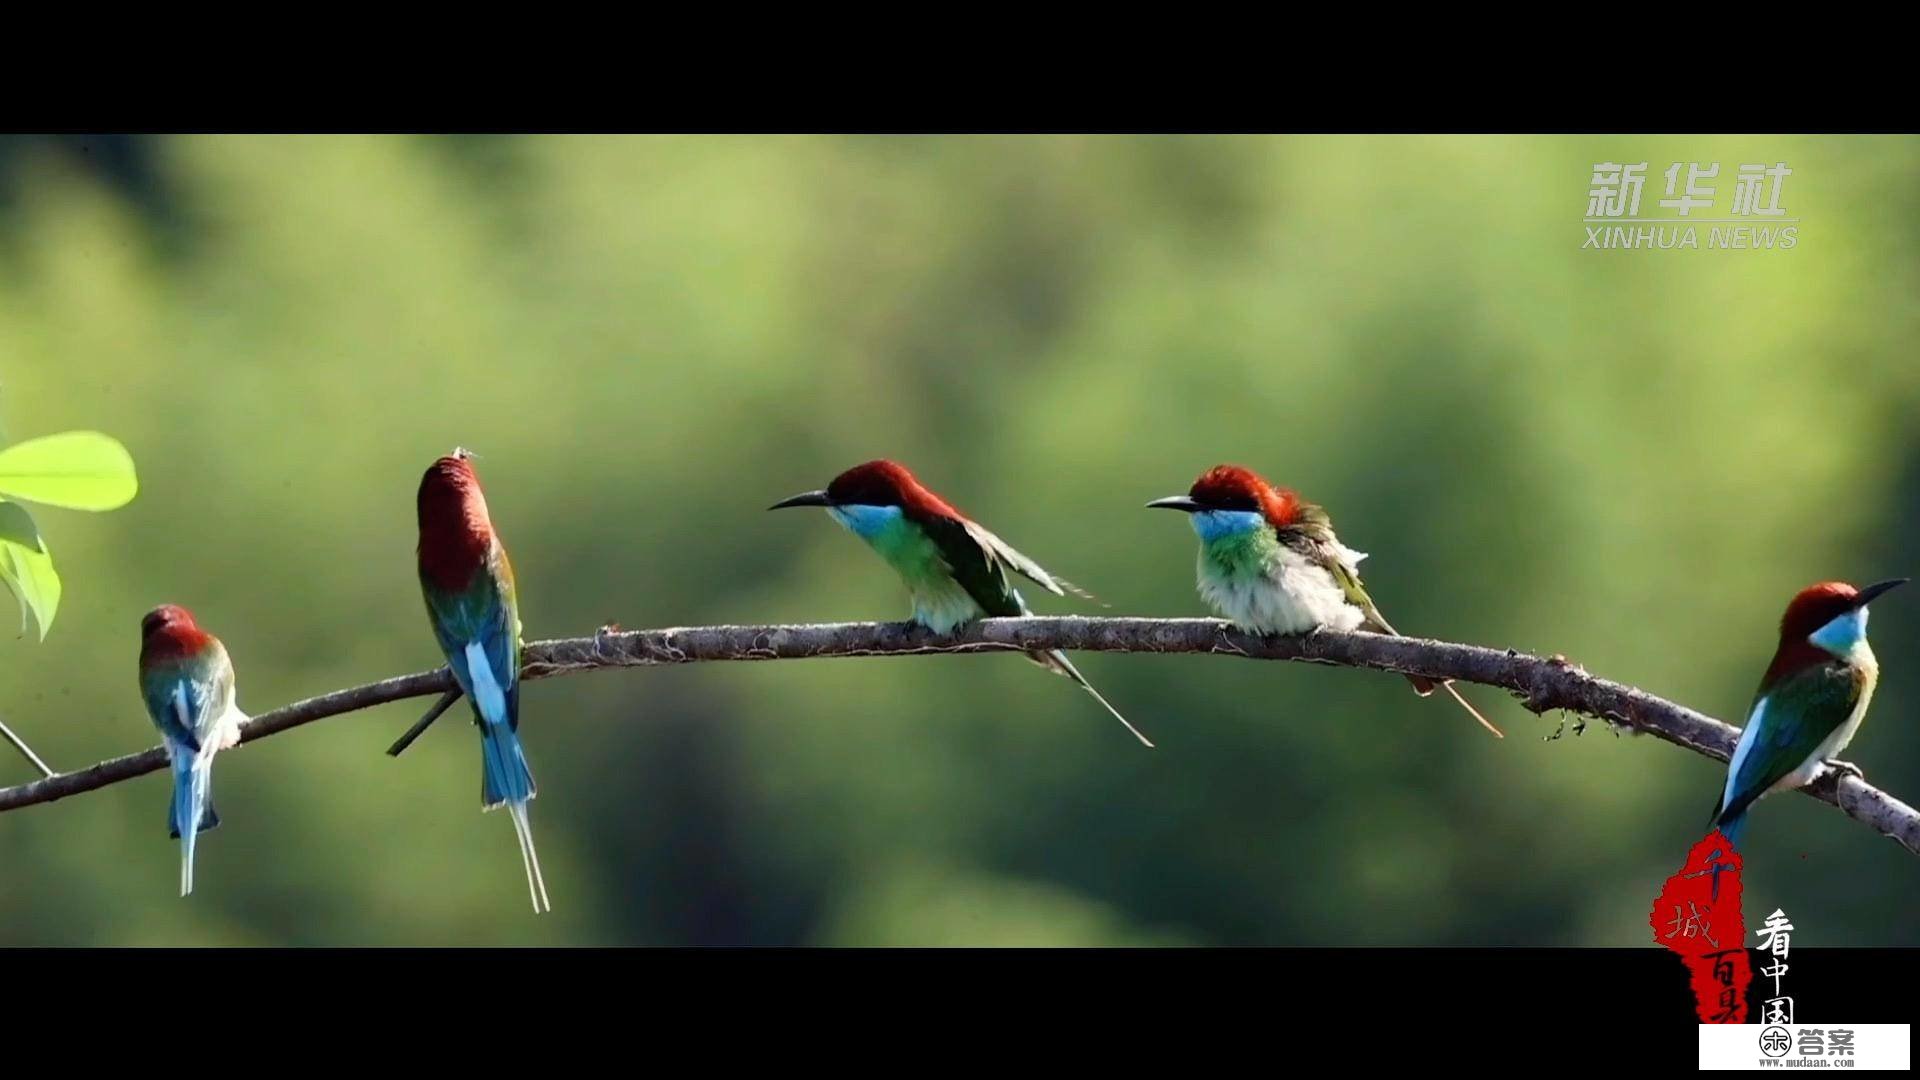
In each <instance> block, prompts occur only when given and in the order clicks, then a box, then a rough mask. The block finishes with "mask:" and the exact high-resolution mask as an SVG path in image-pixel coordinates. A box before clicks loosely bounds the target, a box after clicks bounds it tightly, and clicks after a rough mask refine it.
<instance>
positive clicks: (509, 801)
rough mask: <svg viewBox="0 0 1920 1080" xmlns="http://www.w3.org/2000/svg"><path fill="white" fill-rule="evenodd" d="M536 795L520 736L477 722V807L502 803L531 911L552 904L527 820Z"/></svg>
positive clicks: (547, 908) (506, 728) (488, 807)
mask: <svg viewBox="0 0 1920 1080" xmlns="http://www.w3.org/2000/svg"><path fill="white" fill-rule="evenodd" d="M536 793H537V792H536V789H535V787H534V783H533V770H531V769H529V768H527V755H526V754H525V753H524V752H523V751H522V750H521V749H520V736H519V735H518V734H516V733H515V732H514V730H513V729H512V728H511V727H509V726H507V725H506V724H489V723H487V722H485V721H484V720H483V721H481V723H480V805H481V808H482V809H485V810H491V809H493V808H494V807H496V806H499V805H501V804H502V803H504V804H506V807H507V813H508V815H510V816H511V817H512V818H513V831H514V835H515V836H517V837H518V838H519V840H520V862H521V865H522V866H523V867H524V869H525V870H526V872H527V892H528V893H530V894H531V895H532V897H533V910H534V911H535V912H542V911H551V910H552V905H551V904H549V903H548V902H547V883H546V880H545V879H544V878H543V877H542V876H541V874H540V856H539V854H538V853H536V852H535V851H534V849H533V823H532V822H531V821H530V820H528V817H527V800H529V799H531V798H533V797H534V795H535V794H536Z"/></svg>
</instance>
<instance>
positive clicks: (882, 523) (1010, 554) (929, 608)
mask: <svg viewBox="0 0 1920 1080" xmlns="http://www.w3.org/2000/svg"><path fill="white" fill-rule="evenodd" d="M796 506H818V507H824V508H825V509H826V511H827V513H828V514H829V515H831V516H832V518H833V519H834V520H835V521H837V522H839V523H840V524H841V525H843V526H845V527H846V529H847V531H849V532H851V533H853V534H854V535H855V536H858V537H859V538H860V539H862V540H864V541H866V543H867V545H868V546H869V547H871V548H872V549H873V550H874V552H875V553H877V554H878V555H879V556H880V557H881V558H882V559H884V560H886V562H887V564H888V565H889V566H891V567H893V569H894V571H895V572H896V573H898V574H899V575H900V580H901V581H902V582H903V583H905V584H906V586H907V591H908V593H909V594H910V595H911V597H912V601H913V621H914V622H916V623H919V624H920V625H921V626H924V627H926V628H927V629H929V630H931V631H933V632H934V633H936V634H947V633H951V632H953V630H954V629H955V628H956V627H959V626H962V625H964V624H966V623H968V622H971V621H972V620H974V619H980V618H988V617H1007V616H1015V615H1031V614H1033V612H1032V610H1031V609H1029V608H1028V607H1027V602H1026V600H1025V598H1023V597H1022V596H1021V595H1020V591H1019V590H1018V589H1016V588H1014V586H1013V583H1012V581H1010V580H1009V578H1008V576H1007V571H1009V570H1012V571H1014V572H1015V573H1018V574H1020V575H1021V576H1022V577H1025V578H1026V579H1027V580H1029V581H1032V582H1033V583H1034V584H1036V585H1038V586H1040V587H1041V588H1043V589H1045V590H1047V591H1048V592H1050V593H1053V594H1054V595H1055V596H1065V595H1066V594H1067V593H1068V592H1072V593H1073V594H1074V595H1075V596H1079V597H1082V598H1084V599H1088V600H1091V599H1093V597H1092V596H1091V595H1090V594H1088V593H1087V592H1086V591H1085V590H1082V589H1081V588H1079V587H1078V586H1076V585H1074V584H1073V583H1072V582H1069V581H1066V580H1064V579H1062V578H1058V577H1055V576H1054V575H1052V574H1049V573H1048V572H1047V571H1046V570H1044V569H1042V568H1041V566H1040V564H1039V563H1036V562H1034V561H1033V560H1032V559H1029V558H1027V557H1026V556H1025V555H1022V554H1020V553H1019V552H1018V551H1015V550H1014V549H1013V548H1012V547H1011V546H1010V545H1008V544H1007V542H1006V541H1004V540H1002V539H1000V538H999V537H998V536H995V535H994V534H993V533H991V532H989V531H987V529H986V528H985V527H983V526H981V525H980V524H979V523H978V522H976V521H973V520H971V519H969V518H968V517H967V516H966V515H964V514H962V513H961V512H960V511H958V510H956V509H954V508H953V506H952V505H951V504H949V503H948V502H947V501H946V500H944V499H942V498H941V497H940V496H938V495H935V494H934V493H933V492H932V491H930V490H928V489H927V487H926V486H925V485H923V484H922V483H920V481H919V480H918V479H916V478H915V477H914V475H913V473H912V472H910V471H909V470H908V469H907V467H906V466H905V465H902V464H900V463H899V462H897V461H890V460H887V459H885V458H882V459H879V460H875V461H869V462H865V463H863V464H860V465H855V466H854V467H853V468H851V469H848V470H847V471H845V472H843V473H841V474H840V475H839V476H836V477H834V479H833V482H832V483H830V484H828V485H827V486H826V487H825V488H822V489H820V490H818V491H805V492H801V493H800V494H798V495H795V496H792V497H791V498H787V499H782V500H780V501H779V502H777V503H774V504H773V505H772V506H770V507H768V508H767V509H769V510H784V509H787V508H789V507H796ZM1027 658H1028V659H1029V660H1032V661H1033V662H1034V663H1036V664H1038V665H1040V666H1041V667H1043V668H1046V669H1047V670H1049V671H1052V672H1054V673H1055V674H1058V675H1064V676H1066V677H1067V678H1068V679H1071V680H1072V681H1073V683H1074V684H1075V685H1076V686H1079V687H1080V688H1081V689H1082V690H1085V691H1086V692H1087V693H1089V694H1091V695H1093V699H1094V700H1095V701H1098V702H1099V703H1100V704H1101V705H1102V706H1103V707H1104V708H1105V709H1106V710H1107V711H1108V712H1109V713H1112V714H1113V718H1114V719H1116V720H1118V721H1120V723H1121V724H1123V725H1125V727H1126V729H1127V730H1128V731H1130V732H1132V733H1133V737H1134V738H1136V739H1139V740H1140V742H1141V744H1142V745H1145V746H1147V747H1152V746H1153V742H1152V741H1151V740H1149V739H1148V738H1147V737H1146V736H1145V735H1144V734H1142V733H1141V732H1140V729H1138V728H1136V727H1134V726H1133V724H1132V723H1131V722H1130V721H1128V720H1127V718H1126V717H1124V716H1122V715H1120V710H1118V709H1116V708H1114V707H1113V705H1112V704H1111V703H1110V702H1108V701H1107V699H1106V698H1105V697H1103V696H1101V694H1100V691H1098V690H1095V689H1094V688H1093V684H1092V683H1089V682H1088V681H1087V680H1086V677H1085V676H1083V675H1081V674H1080V672H1079V669H1077V668H1075V667H1074V666H1073V664H1072V662H1071V661H1069V660H1068V659H1067V655H1066V653H1064V652H1062V651H1060V650H1059V649H1046V650H1039V651H1035V652H1030V653H1028V654H1027Z"/></svg>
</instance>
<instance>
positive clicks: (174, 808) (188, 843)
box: [167, 753, 220, 896]
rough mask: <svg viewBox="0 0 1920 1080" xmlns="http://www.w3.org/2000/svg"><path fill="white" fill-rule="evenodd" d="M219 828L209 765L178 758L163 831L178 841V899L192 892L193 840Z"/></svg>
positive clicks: (186, 757) (184, 755)
mask: <svg viewBox="0 0 1920 1080" xmlns="http://www.w3.org/2000/svg"><path fill="white" fill-rule="evenodd" d="M219 824H220V815H219V814H217V813H215V812H214V810H213V761H212V760H211V759H203V758H200V757H198V756H187V755H186V754H184V753H183V754H182V755H180V757H178V758H176V759H175V761H174V765H173V802H172V803H171V804H170V805H169V806H168V807H167V831H168V833H169V834H170V835H172V836H177V837H179V838H180V895H181V896H185V895H187V894H188V893H190V892H192V891H193V845H194V840H195V839H197V838H198V837H199V835H200V834H201V833H203V832H206V831H207V830H208V829H211V828H214V827H215V826H217V825H219Z"/></svg>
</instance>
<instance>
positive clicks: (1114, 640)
mask: <svg viewBox="0 0 1920 1080" xmlns="http://www.w3.org/2000/svg"><path fill="white" fill-rule="evenodd" d="M1040 649H1069V650H1077V651H1085V652H1131V653H1211V654H1215V655H1226V656H1239V657H1244V658H1247V659H1253V660H1295V661H1304V662H1307V663H1316V664H1332V665H1336V666H1340V667H1357V668H1370V669H1374V670H1377V671H1390V672H1396V673H1399V674H1407V675H1425V676H1427V677H1429V678H1435V679H1458V680H1460V681H1462V682H1471V683H1479V684H1481V685H1483V686H1493V687H1498V688H1500V689H1502V690H1506V691H1509V692H1510V693H1512V694H1513V695H1514V696H1515V697H1517V698H1519V699H1520V702H1521V704H1522V705H1524V706H1525V707H1526V708H1527V709H1529V710H1531V711H1533V712H1535V713H1544V712H1547V711H1550V710H1555V709H1561V710H1566V711H1568V712H1574V713H1579V714H1581V715H1585V716H1591V717H1595V718H1598V719H1602V720H1606V721H1608V722H1610V723H1613V724H1616V725H1619V726H1621V727H1624V728H1629V729H1633V730H1636V731H1641V732H1645V733H1647V734H1649V735H1653V736H1655V737H1657V738H1660V739H1664V740H1666V741H1667V742H1670V743H1673V744H1674V745H1676V746H1682V747H1685V748H1686V749H1688V750H1691V751H1693V752H1694V753H1697V754H1702V755H1704V756H1706V757H1710V758H1713V759H1714V760H1716V761H1726V760H1727V759H1728V758H1729V757H1730V756H1731V755H1732V753H1733V748H1734V745H1735V743H1736V741H1737V739H1738V737H1739V731H1738V730H1737V729H1735V728H1733V727H1729V726H1728V725H1726V724H1723V723H1721V722H1720V721H1718V720H1715V719H1713V718H1712V717H1709V716H1705V715H1703V714H1701V713H1698V712H1695V711H1693V710H1692V709H1689V708H1686V707H1685V706H1682V705H1676V704H1674V703H1673V702H1670V701H1666V700H1663V699H1661V698H1657V697H1655V696H1653V695H1652V694H1649V693H1647V692H1646V691H1644V690H1639V689H1636V688H1634V687H1631V686H1627V685H1624V684H1622V683H1617V682H1611V681H1609V680H1606V679H1599V678H1595V677H1594V676H1591V675H1588V674H1587V673H1586V672H1585V671H1582V670H1581V669H1580V668H1578V667H1576V666H1575V665H1573V664H1571V663H1569V662H1568V661H1567V660H1566V659H1565V658H1563V657H1558V656H1556V657H1551V658H1542V657H1538V656H1529V655H1527V654H1525V653H1519V652H1515V651H1513V650H1511V649H1488V648H1482V647H1480V646H1477V645H1459V644H1454V643H1451V642H1444V641H1428V640H1425V639H1422V638H1405V637H1386V636H1382V635H1378V634H1367V633H1341V632H1337V631H1332V630H1323V631H1320V632H1318V633H1314V634H1308V635H1304V636H1300V637H1258V636H1255V635H1250V634H1244V633H1241V632H1239V631H1236V630H1233V629H1231V628H1229V627H1228V626H1227V624H1225V623H1223V622H1220V621H1218V620H1214V619H1107V618H1078V617H1065V618H1024V619H986V620H982V621H980V622H977V623H973V624H971V625H969V626H966V627H962V628H961V629H960V630H959V631H958V632H956V633H954V634H952V635H947V636H942V635H938V634H934V633H931V632H929V631H927V630H926V629H924V628H921V627H918V626H914V625H911V624H908V623H822V624H807V625H798V626H703V627H684V628H677V629H670V630H632V631H615V630H612V629H602V630H601V631H600V632H599V633H596V634H594V635H593V636H592V637H584V638H564V639H560V640H556V641H541V642H534V643H532V644H529V645H528V646H527V648H526V650H525V663H524V666H523V668H522V676H523V677H524V678H526V679H545V678H553V677H556V676H560V675H572V674H577V673H580V672H585V671H596V670H601V669H605V668H619V667H647V666H652V665H657V664H690V663H700V662H710V661H721V660H805V659H813V658H819V657H833V656H925V655H932V654H936V653H975V652H1005V651H1033V650H1040ZM454 690H455V687H454V685H453V679H452V676H451V675H449V674H448V672H447V670H446V669H445V668H440V669H437V670H434V671H424V672H420V673H418V674H414V675H402V676H399V677H398V678H392V679H386V680H384V681H381V682H377V683H371V684H368V685H366V686H356V687H353V688H351V689H347V690H337V691H334V692H333V693H330V694H322V695H321V696H319V697H315V698H308V699H307V700H305V701H301V702H296V703H294V704H292V705H288V706H285V707H284V708H280V709H275V710H274V711H272V712H270V713H264V714H262V715H260V716H257V717H255V718H254V719H253V720H252V721H251V722H250V723H248V724H247V725H246V727H245V728H244V729H243V731H242V734H241V739H242V741H243V742H252V741H253V740H255V739H263V738H265V737H267V736H268V735H273V734H276V733H278V732H282V731H286V730H288V729H290V728H296V727H299V726H300V725H302V724H307V723H311V722H313V721H315V720H319V719H322V718H324V717H328V716H338V715H340V714H342V713H349V712H354V711H356V710H359V709H366V708H370V707H372V706H375V705H382V704H385V703H387V702H390V701H399V700H402V699H405V698H413V697H424V696H426V695H430V694H440V695H443V696H445V695H449V694H450V693H451V692H453V691H454ZM445 704H447V705H451V704H452V699H451V698H450V697H449V698H447V700H446V701H445ZM436 715H438V712H437V711H436V712H435V713H432V714H430V717H431V716H436ZM424 724H425V722H424V721H423V723H422V724H421V725H419V726H420V727H421V728H423V729H424ZM166 760H167V759H166V753H165V751H163V750H161V749H160V748H158V747H155V748H153V749H151V750H146V751H143V752H141V753H138V754H129V755H127V756H126V757H119V758H114V759H112V760H110V761H103V762H101V763H99V764H98V765H94V766H92V767H90V768H86V769H82V770H80V771H78V772H71V773H59V774H56V775H54V776H50V777H47V778H45V779H41V780H35V781H32V782H30V783H25V784H19V785H16V786H14V787H10V788H4V789H0V811H6V810H16V809H19V808H20V807H23V806H32V805H34V804H35V803H44V802H52V801H54V800H56V799H62V798H65V797H67V796H69V795H77V794H79V793H81V792H83V791H92V790H95V789H96V788H102V787H105V786H107V785H108V784H114V783H118V782H120V781H122V780H130V779H132V778H134V777H136V776H141V775H143V774H146V773H150V772H154V771H156V770H158V769H161V768H163V767H164V766H165V765H166ZM1800 790H1801V791H1802V792H1803V793H1805V794H1807V795H1810V796H1812V797H1814V798H1816V799H1819V800H1821V801H1822V802H1826V803H1831V804H1833V805H1835V806H1837V807H1839V808H1840V809H1841V810H1842V811H1843V812H1845V813H1846V814H1847V816H1849V817H1851V818H1854V819H1855V820H1857V821H1859V822H1861V823H1863V824H1865V825H1866V826H1868V827H1869V828H1871V829H1873V830H1874V831H1876V832H1878V833H1880V834H1882V835H1884V836H1889V837H1892V838H1893V839H1894V840H1895V841H1897V842H1898V843H1900V845H1901V846H1903V847H1905V848H1906V849H1907V850H1909V851H1912V852H1914V853H1915V854H1920V812H1916V811H1915V810H1914V809H1913V808H1912V807H1910V806H1908V805H1907V804H1905V803H1903V802H1901V801H1900V800H1898V799H1896V798H1894V797H1893V796H1891V795H1888V794H1887V793H1885V792H1883V791H1880V790H1879V789H1878V788H1875V787H1873V786H1872V785H1871V784H1868V783H1866V782H1865V781H1864V780H1862V779H1860V778H1859V777H1857V776H1853V775H1851V774H1848V773H1845V772H1843V771H1841V770H1837V769H1833V768H1824V769H1822V770H1821V772H1820V774H1819V775H1818V776H1817V777H1815V778H1814V781H1813V783H1811V784H1809V785H1807V786H1806V787H1804V788H1801V789H1800Z"/></svg>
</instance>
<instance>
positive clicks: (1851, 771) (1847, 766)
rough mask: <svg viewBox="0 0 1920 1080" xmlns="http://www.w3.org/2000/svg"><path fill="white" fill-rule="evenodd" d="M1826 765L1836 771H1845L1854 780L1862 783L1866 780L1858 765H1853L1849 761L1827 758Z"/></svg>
mask: <svg viewBox="0 0 1920 1080" xmlns="http://www.w3.org/2000/svg"><path fill="white" fill-rule="evenodd" d="M1827 767H1828V768H1830V769H1834V770H1836V771H1838V772H1843V773H1846V774H1847V775H1849V776H1852V777H1853V778H1854V779H1855V780H1858V781H1860V782H1861V783H1863V784H1864V783H1866V782H1867V774H1866V773H1863V772H1861V771H1860V766H1858V765H1855V764H1854V763H1853V762H1851V761H1838V760H1829V761H1828V762H1827Z"/></svg>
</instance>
